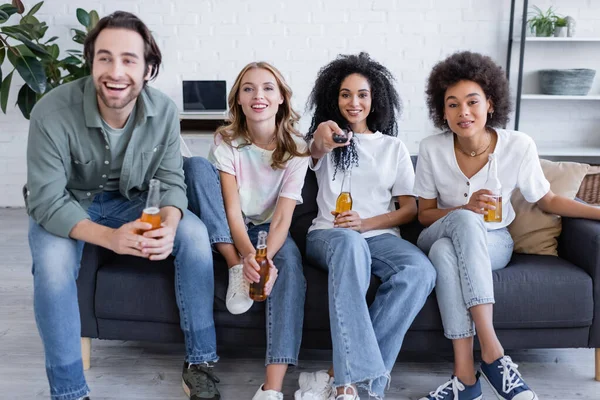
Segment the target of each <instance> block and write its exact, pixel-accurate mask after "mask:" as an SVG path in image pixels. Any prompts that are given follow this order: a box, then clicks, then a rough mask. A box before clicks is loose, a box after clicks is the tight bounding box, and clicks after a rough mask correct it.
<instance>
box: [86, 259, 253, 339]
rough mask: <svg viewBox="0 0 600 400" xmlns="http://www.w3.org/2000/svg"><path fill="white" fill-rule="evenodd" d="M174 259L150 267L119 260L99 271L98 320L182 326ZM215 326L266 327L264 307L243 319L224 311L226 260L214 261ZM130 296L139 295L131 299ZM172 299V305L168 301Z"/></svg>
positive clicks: (245, 315) (149, 264) (140, 261)
mask: <svg viewBox="0 0 600 400" xmlns="http://www.w3.org/2000/svg"><path fill="white" fill-rule="evenodd" d="M173 268H174V267H173V262H172V259H169V260H165V261H159V262H151V263H148V262H147V261H144V260H143V259H141V258H138V257H131V256H118V257H116V258H115V259H114V260H113V261H112V262H110V263H108V264H106V265H103V266H102V267H100V269H99V271H98V284H97V287H96V297H95V304H96V305H95V307H96V316H97V317H98V318H104V319H113V320H124V321H146V322H163V323H172V324H179V309H178V308H177V303H176V302H175V274H174V271H173ZM214 276H215V298H214V310H215V316H214V318H215V322H216V323H217V324H218V325H219V326H225V327H236V326H244V327H249V328H250V327H252V328H262V327H264V303H258V302H255V303H254V305H253V306H252V308H250V310H249V311H248V312H246V313H244V314H242V315H232V314H230V313H229V311H227V308H226V307H225V293H226V292H227V282H228V271H227V265H226V264H225V262H224V260H223V259H222V258H221V257H219V256H217V257H215V265H214ZM131 293H136V294H138V295H137V296H131ZM167 299H170V300H169V301H166V300H167Z"/></svg>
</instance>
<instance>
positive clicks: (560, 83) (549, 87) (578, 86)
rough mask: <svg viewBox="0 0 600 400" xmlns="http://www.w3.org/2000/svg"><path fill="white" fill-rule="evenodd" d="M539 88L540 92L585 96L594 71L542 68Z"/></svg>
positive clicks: (592, 79)
mask: <svg viewBox="0 0 600 400" xmlns="http://www.w3.org/2000/svg"><path fill="white" fill-rule="evenodd" d="M539 72H540V90H541V92H542V94H552V95H571V96H585V95H587V94H588V93H589V91H590V88H591V87H592V82H593V81H594V76H595V75H596V71H595V70H593V69H587V68H577V69H542V70H540V71H539Z"/></svg>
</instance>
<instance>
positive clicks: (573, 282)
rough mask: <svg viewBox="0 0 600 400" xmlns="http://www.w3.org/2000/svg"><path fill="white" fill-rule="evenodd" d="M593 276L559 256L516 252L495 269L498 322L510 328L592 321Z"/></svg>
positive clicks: (553, 326) (495, 315)
mask: <svg viewBox="0 0 600 400" xmlns="http://www.w3.org/2000/svg"><path fill="white" fill-rule="evenodd" d="M592 290H593V289H592V278H591V277H590V276H589V275H588V274H587V273H586V272H585V271H584V270H582V269H581V268H579V267H577V266H575V265H573V264H571V263H570V262H568V261H565V260H563V259H561V258H558V257H553V256H539V255H531V254H530V255H527V254H514V255H513V258H512V260H511V262H510V264H509V265H508V266H507V267H506V268H504V269H501V270H498V271H494V293H495V296H496V307H494V325H495V326H496V328H499V329H510V328H521V329H524V328H571V327H581V326H589V325H591V323H592V319H593V311H594V301H593V291H592Z"/></svg>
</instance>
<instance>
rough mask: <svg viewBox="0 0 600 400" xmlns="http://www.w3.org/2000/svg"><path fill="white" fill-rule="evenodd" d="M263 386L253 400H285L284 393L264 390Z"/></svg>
mask: <svg viewBox="0 0 600 400" xmlns="http://www.w3.org/2000/svg"><path fill="white" fill-rule="evenodd" d="M263 386H264V384H263V385H260V387H259V388H258V390H257V391H256V394H255V395H254V397H253V398H252V400H283V393H281V392H278V391H277V390H263Z"/></svg>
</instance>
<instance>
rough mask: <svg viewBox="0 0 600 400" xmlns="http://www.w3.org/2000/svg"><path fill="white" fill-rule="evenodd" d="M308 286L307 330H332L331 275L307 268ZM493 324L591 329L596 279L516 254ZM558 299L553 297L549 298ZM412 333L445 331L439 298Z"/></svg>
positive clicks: (504, 276)
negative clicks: (593, 283) (330, 306)
mask: <svg viewBox="0 0 600 400" xmlns="http://www.w3.org/2000/svg"><path fill="white" fill-rule="evenodd" d="M304 275H305V277H306V281H307V289H306V290H307V291H306V305H305V323H304V325H305V328H306V329H319V330H323V329H328V328H329V308H328V298H327V286H328V284H327V279H326V272H324V271H322V270H320V269H317V268H315V267H312V266H307V265H305V267H304ZM493 277H494V292H495V296H496V306H495V307H494V324H495V326H496V327H497V328H499V329H510V328H519V329H526V328H571V327H581V326H589V325H591V323H592V315H593V296H592V279H591V277H590V276H589V275H588V274H586V273H585V272H584V271H583V270H582V269H581V268H578V267H576V266H575V265H573V264H571V263H569V262H567V261H565V260H563V259H560V258H558V257H551V256H537V255H524V254H515V255H514V256H513V259H512V260H511V262H510V264H509V265H508V266H507V267H506V268H504V269H501V270H499V271H495V272H494V274H493ZM378 286H379V282H378V280H377V278H374V277H373V278H372V279H371V286H370V287H369V291H368V293H367V298H368V301H369V302H371V301H372V300H373V297H374V295H375V292H376V290H377V287H378ZM552 293H553V294H554V295H550V294H552ZM411 329H413V330H441V329H442V321H441V317H440V312H439V309H438V305H437V300H436V298H435V293H434V294H432V295H431V296H429V298H428V299H427V301H426V303H425V305H424V306H423V309H422V310H421V311H420V312H419V314H418V315H417V318H416V319H415V321H414V322H413V324H412V326H411Z"/></svg>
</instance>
